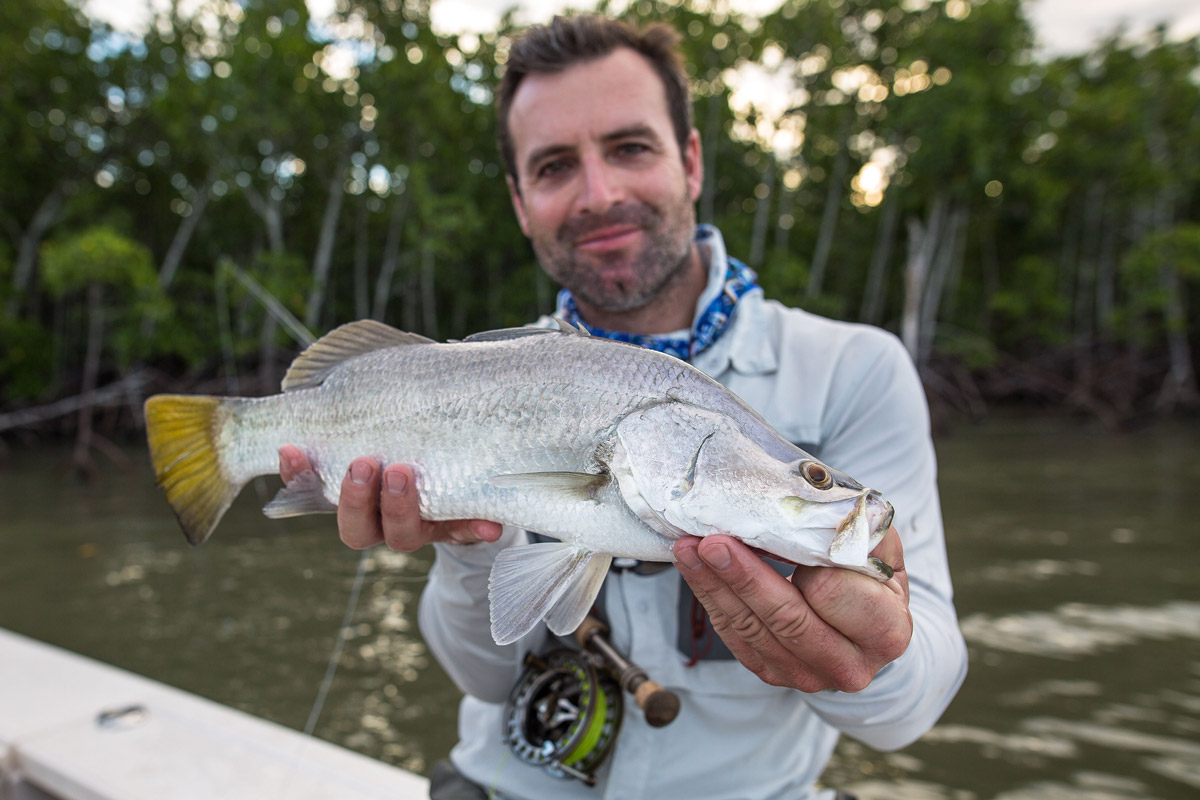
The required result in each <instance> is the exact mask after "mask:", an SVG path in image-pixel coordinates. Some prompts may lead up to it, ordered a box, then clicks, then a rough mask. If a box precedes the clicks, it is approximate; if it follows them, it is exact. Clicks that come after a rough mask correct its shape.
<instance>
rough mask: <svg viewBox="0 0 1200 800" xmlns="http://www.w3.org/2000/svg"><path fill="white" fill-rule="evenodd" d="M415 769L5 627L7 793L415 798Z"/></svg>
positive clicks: (102, 798)
mask: <svg viewBox="0 0 1200 800" xmlns="http://www.w3.org/2000/svg"><path fill="white" fill-rule="evenodd" d="M428 795H429V789H428V782H427V781H426V780H425V778H422V777H420V776H419V775H414V774H412V773H409V772H406V771H404V770H401V769H398V768H396V767H391V766H388V765H386V764H383V763H380V762H378V761H375V760H373V759H370V758H367V757H366V756H363V755H359V754H358V753H354V752H351V751H349V750H346V749H344V748H341V747H338V746H337V745H334V744H331V743H329V742H325V741H323V740H320V739H315V738H312V737H308V736H305V735H303V734H302V733H299V732H297V731H294V730H292V729H290V728H286V727H284V726H282V725H278V724H276V723H273V722H268V721H266V720H263V719H259V718H257V717H254V716H252V715H250V714H246V713H244V712H241V711H237V710H235V709H231V708H228V707H226V706H222V705H220V704H219V703H214V702H212V701H210V700H205V699H203V698H201V697H197V696H196V695H193V694H189V693H187V692H184V691H182V690H180V689H175V688H173V687H170V686H166V685H164V684H161V683H158V682H156V681H152V680H150V679H148V678H144V677H141V676H139V675H135V674H132V673H129V672H126V671H124V670H120V669H117V668H116V667H112V666H109V665H107V664H102V663H100V662H97V661H94V660H92V659H89V658H85V657H83V656H80V655H77V654H75V653H70V652H67V651H65V650H61V649H59V648H56V647H52V646H50V645H47V644H43V643H42V642H38V641H35V640H33V639H29V638H26V637H24V636H20V635H18V634H15V633H12V632H10V631H6V630H3V629H0V800H46V799H47V798H50V799H51V800H163V798H172V800H190V799H191V798H195V799H196V800H201V798H203V800H211V798H215V797H220V798H222V799H223V800H237V799H239V798H246V800H250V799H251V798H253V800H274V799H275V798H278V799H279V800H284V799H285V798H286V800H329V798H347V797H353V798H356V799H357V800H373V799H374V798H378V800H384V798H387V800H410V798H425V797H428Z"/></svg>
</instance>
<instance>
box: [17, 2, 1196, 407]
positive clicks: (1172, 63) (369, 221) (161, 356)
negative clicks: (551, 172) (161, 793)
mask: <svg viewBox="0 0 1200 800" xmlns="http://www.w3.org/2000/svg"><path fill="white" fill-rule="evenodd" d="M186 5H187V4H169V7H167V8H164V9H161V10H159V11H157V12H156V16H155V18H154V20H153V24H152V25H151V26H150V27H149V29H148V31H147V32H146V34H145V35H144V36H143V37H141V38H140V39H139V38H135V37H129V36H126V35H123V34H116V33H114V32H113V31H111V30H109V29H108V28H107V27H106V26H104V25H103V24H100V23H97V22H96V21H95V20H91V19H88V18H87V17H86V16H85V15H84V14H83V13H81V12H80V11H79V10H78V8H76V7H75V6H74V5H72V4H71V3H68V2H66V0H12V2H6V3H3V4H0V75H3V76H4V77H3V80H0V141H3V142H4V143H5V155H6V158H5V159H3V161H0V226H2V228H3V230H4V231H5V232H6V234H7V241H5V242H4V244H3V246H0V282H2V284H3V285H2V286H0V334H2V335H3V338H2V339H0V341H3V342H4V348H3V350H2V351H0V381H3V391H4V392H5V399H6V400H10V401H11V400H12V399H14V398H17V397H32V396H34V395H36V394H38V393H39V392H40V391H41V388H39V387H45V386H47V385H62V386H65V385H67V380H65V379H64V377H63V376H70V375H74V374H75V372H74V371H75V368H76V367H77V366H78V364H79V363H80V362H81V361H82V352H83V349H84V348H85V347H86V337H85V336H84V335H83V334H82V333H81V332H82V331H84V330H85V327H84V323H85V321H86V307H85V303H86V300H85V298H86V294H87V291H86V290H87V287H88V286H89V285H102V286H103V288H104V292H103V297H104V305H105V311H106V325H107V327H106V333H105V343H106V347H107V348H108V349H107V350H106V354H105V357H106V359H107V361H106V364H105V366H106V368H108V369H111V368H112V367H113V366H114V365H121V364H125V363H130V362H132V361H136V360H139V359H142V360H153V361H156V362H158V363H159V364H160V365H163V366H164V367H166V368H167V369H168V370H175V369H177V368H178V367H179V366H180V364H182V365H184V366H186V367H190V368H195V369H198V370H205V369H207V370H213V369H215V368H216V365H218V364H225V362H226V360H227V357H226V354H225V353H224V352H223V346H222V344H221V343H222V341H223V337H225V336H226V335H228V337H229V338H230V339H231V340H232V341H231V342H230V343H229V346H230V348H231V350H232V354H233V357H234V359H235V360H237V361H238V362H239V365H241V366H245V367H248V368H250V369H253V367H254V366H256V362H257V360H258V359H260V358H262V357H263V356H264V355H268V356H269V355H270V353H269V352H268V351H269V350H270V348H269V347H264V342H263V338H262V334H263V331H264V320H265V317H264V314H265V312H264V310H263V306H262V303H261V301H260V300H259V299H258V298H256V297H253V296H251V295H250V294H249V293H247V292H246V290H245V289H244V288H242V287H241V286H240V284H238V283H237V282H236V281H233V280H232V279H230V280H226V281H225V282H224V283H223V284H222V283H221V282H220V280H219V279H218V269H217V264H218V263H219V260H220V259H221V258H224V257H228V258H229V259H231V260H232V261H233V262H234V263H237V264H239V265H242V266H243V267H244V268H245V269H246V271H247V273H248V274H250V275H251V276H252V277H253V278H254V279H255V280H256V281H257V282H258V283H260V284H261V285H262V287H263V288H264V289H265V290H266V291H268V292H270V293H271V294H272V295H273V296H274V297H275V298H277V299H278V300H279V301H280V302H281V303H282V304H283V305H284V306H285V307H286V308H287V309H288V310H289V311H290V312H291V313H293V314H295V315H297V316H298V317H300V318H304V316H305V314H306V312H307V310H308V309H307V304H308V302H309V296H310V293H312V292H313V289H314V287H316V288H317V290H318V292H319V295H318V296H317V297H316V306H317V310H318V311H319V314H318V322H317V325H318V327H321V328H328V327H330V326H332V325H336V324H338V323H340V322H344V321H346V320H348V319H352V318H354V317H356V316H358V315H359V314H361V313H363V310H364V307H365V309H366V311H367V313H370V312H371V311H372V310H373V309H374V308H376V307H382V308H383V309H384V311H385V314H386V318H387V320H388V321H390V322H393V323H396V324H402V325H407V326H411V327H414V328H416V329H418V330H422V331H423V332H426V333H431V334H432V333H436V335H438V336H441V337H459V336H462V335H464V334H467V333H470V332H472V331H477V330H483V329H486V328H490V327H496V326H502V325H513V324H519V323H521V322H523V321H526V320H528V319H530V318H532V317H533V316H535V315H536V314H538V313H543V312H545V311H547V310H549V308H548V304H549V303H550V302H552V298H553V290H554V288H555V287H553V286H551V285H550V284H549V281H547V280H546V279H544V278H541V277H539V276H538V272H537V268H536V265H535V264H534V261H533V258H532V254H531V251H530V248H529V246H528V244H527V242H526V241H525V240H524V238H523V237H522V235H521V233H520V231H519V229H518V227H517V225H516V224H515V223H514V222H513V221H512V212H511V208H510V206H509V200H508V197H507V191H506V187H505V184H504V180H503V170H502V167H501V165H500V159H499V154H498V153H497V152H496V147H495V144H494V135H495V120H494V116H493V110H492V107H491V92H492V90H493V87H494V85H495V82H496V80H497V79H498V77H499V75H500V74H501V73H502V64H503V60H504V54H505V52H506V48H507V46H508V43H509V41H511V38H512V37H513V36H514V35H515V34H516V33H517V29H516V28H515V26H514V25H513V24H512V20H511V17H509V18H506V19H505V21H504V22H503V23H502V25H501V29H500V30H498V31H496V32H494V33H487V34H481V35H474V34H470V35H452V34H447V33H441V32H438V31H435V30H434V29H433V27H432V25H431V21H430V16H429V6H430V4H429V3H428V2H425V1H424V0H420V1H419V2H403V3H401V2H393V1H392V0H346V1H345V2H339V3H338V4H337V8H338V10H337V11H335V12H334V14H333V16H332V17H331V18H330V19H327V20H312V19H310V18H309V12H308V7H307V4H306V3H305V2H304V0H247V1H246V2H239V3H217V4H204V8H205V12H204V14H205V15H204V16H203V18H200V17H196V18H192V17H188V16H186V14H187V9H186ZM1025 9H1026V4H1024V3H1023V2H1020V1H1019V0H987V2H983V1H982V0H969V1H968V2H962V3H941V2H933V3H913V2H908V0H876V2H872V3H860V2H837V3H835V2H813V0H785V2H783V3H781V4H780V5H779V7H778V8H777V9H776V10H774V11H771V12H769V13H765V14H763V15H762V16H760V17H752V16H747V15H745V14H743V13H740V12H738V11H735V10H733V7H732V6H730V5H729V4H727V3H710V2H703V3H701V2H682V3H680V2H675V1H674V0H644V1H643V2H638V3H633V4H626V5H625V6H622V10H621V12H620V13H621V14H622V15H623V16H625V17H626V18H628V19H630V20H631V21H634V22H647V21H651V20H662V21H665V22H668V23H669V24H671V25H673V26H674V27H675V28H676V29H677V30H679V31H681V32H682V33H683V34H684V37H683V41H682V44H681V48H682V51H683V55H684V57H685V61H686V63H687V67H688V70H689V73H690V76H691V79H692V86H693V90H694V96H695V103H694V121H695V124H696V126H697V128H698V130H699V131H700V133H701V136H702V139H703V146H704V149H705V162H704V163H705V186H704V194H703V196H702V198H701V201H700V203H699V204H698V207H699V211H700V216H701V219H702V221H706V222H714V223H715V224H717V225H718V227H720V228H721V230H722V231H723V233H724V234H725V237H726V242H727V245H728V248H729V251H730V252H731V253H732V254H734V255H737V256H739V257H742V258H744V259H747V258H749V255H750V253H751V251H752V250H753V249H754V248H755V247H758V248H759V249H760V250H761V253H762V261H761V264H759V265H758V269H759V273H760V276H761V280H762V283H763V285H764V288H765V290H766V293H767V295H768V296H771V297H775V298H778V299H780V300H783V301H784V302H787V303H790V304H793V305H799V306H802V307H805V308H808V309H810V310H813V311H815V312H817V313H822V314H826V315H829V316H834V317H837V318H841V319H854V318H855V317H856V314H857V313H858V311H859V309H860V308H862V306H863V298H864V295H865V294H866V293H868V292H869V291H874V286H872V287H868V283H871V282H872V281H874V279H875V278H876V277H881V278H882V279H881V280H879V281H876V282H875V284H874V285H877V286H878V287H881V289H882V292H883V294H882V300H883V306H882V309H881V311H880V317H879V318H880V319H882V320H884V321H885V322H886V323H887V324H888V325H889V326H890V327H893V328H896V327H898V320H899V318H900V315H901V311H902V309H903V308H904V303H905V265H906V259H907V245H908V231H909V230H910V228H909V223H910V222H919V223H921V224H923V225H927V224H928V222H929V219H930V209H931V208H932V207H933V205H934V202H933V201H934V198H935V197H941V198H943V199H944V201H945V202H946V203H948V204H950V206H951V207H953V208H954V209H956V210H959V211H961V212H962V213H963V214H965V215H966V218H967V219H969V220H970V222H969V225H968V227H967V231H966V234H965V237H966V238H965V240H964V241H963V242H961V243H960V246H959V247H958V250H957V255H956V256H955V258H956V263H955V267H954V269H953V270H952V273H951V276H950V278H949V279H948V281H947V284H946V286H947V288H946V296H945V297H944V299H943V302H942V303H941V305H940V307H939V308H940V316H939V318H938V320H937V322H938V325H939V328H938V330H937V333H936V335H935V336H934V339H933V341H934V347H935V349H936V350H937V351H938V352H940V353H941V354H943V355H947V356H951V357H954V358H957V359H959V360H961V361H962V362H964V363H966V364H968V365H971V366H983V365H987V364H989V363H994V359H995V354H996V352H998V351H1006V352H1009V353H1013V352H1019V353H1022V354H1025V353H1030V352H1037V351H1039V350H1045V349H1048V348H1050V349H1052V348H1056V347H1059V346H1061V345H1062V344H1063V343H1064V342H1068V341H1069V342H1077V341H1080V340H1081V339H1084V340H1086V339H1087V338H1088V337H1105V336H1126V337H1128V338H1134V337H1135V336H1136V337H1137V338H1138V341H1139V342H1142V343H1143V345H1144V346H1148V347H1156V346H1162V344H1163V342H1164V334H1165V333H1166V330H1165V323H1163V322H1162V319H1163V317H1164V308H1165V305H1166V302H1165V301H1166V300H1168V299H1170V297H1171V296H1170V293H1169V291H1168V290H1167V289H1165V288H1164V286H1165V285H1166V284H1165V283H1164V281H1163V279H1162V274H1163V272H1162V270H1163V269H1164V266H1163V265H1168V266H1169V268H1170V269H1171V270H1173V271H1174V273H1173V274H1175V275H1176V276H1177V277H1178V279H1179V285H1180V286H1182V288H1183V291H1185V292H1188V293H1194V292H1195V286H1196V282H1197V281H1198V280H1200V277H1198V273H1200V263H1198V262H1197V258H1198V257H1197V253H1200V243H1198V242H1197V233H1196V230H1197V225H1200V216H1198V215H1200V144H1198V143H1200V114H1197V113H1196V111H1195V110H1196V109H1197V108H1200V87H1198V86H1197V84H1196V82H1195V80H1194V77H1189V76H1194V75H1195V74H1197V73H1196V71H1197V69H1198V68H1200V41H1197V40H1190V41H1180V42H1176V41H1169V40H1166V39H1164V38H1162V37H1161V36H1159V35H1155V34H1152V35H1150V36H1149V37H1146V38H1144V39H1143V40H1141V41H1130V40H1127V39H1126V38H1124V37H1123V36H1122V35H1120V34H1114V35H1113V36H1111V37H1109V38H1108V39H1106V40H1104V41H1102V42H1099V43H1097V45H1096V46H1095V47H1094V48H1092V50H1091V51H1090V52H1088V53H1084V54H1080V55H1077V56H1070V57H1063V58H1054V59H1039V58H1037V57H1036V54H1035V53H1034V51H1033V50H1032V49H1031V43H1032V32H1031V28H1030V25H1029V22H1028V20H1027V19H1026V15H1025ZM752 65H757V66H758V68H760V69H761V71H763V73H764V74H776V73H778V74H779V75H781V76H782V77H783V78H785V79H786V80H789V81H791V82H793V83H794V85H795V87H796V91H795V93H794V94H793V95H789V107H788V108H786V110H785V111H784V114H783V118H782V120H778V119H774V120H773V119H769V118H768V117H769V115H768V114H767V112H766V111H764V110H763V109H762V108H759V107H751V108H746V107H744V106H741V105H737V104H731V99H732V98H733V94H734V88H735V86H736V84H737V74H738V71H739V70H745V69H747V68H748V67H749V66H752ZM782 85H783V83H778V84H773V86H774V87H775V88H774V89H773V92H774V93H775V95H778V94H779V93H780V92H781V90H780V88H779V87H780V86H782ZM775 95H773V99H777V97H775ZM735 106H736V107H735ZM772 126H774V127H772ZM776 129H788V130H791V131H792V132H794V133H796V134H797V137H796V141H795V147H794V148H791V149H788V148H776V146H775V144H776V143H775V142H774V141H772V140H770V136H769V134H770V132H771V131H772V130H776ZM882 156H886V157H882ZM881 157H882V158H881ZM872 163H874V164H884V166H883V167H882V168H881V169H882V174H883V177H884V183H885V184H886V190H885V192H882V193H881V192H878V191H877V192H876V193H875V194H874V195H871V194H870V193H869V192H867V191H866V190H865V189H864V187H863V186H862V185H861V183H860V181H861V178H862V176H863V174H864V168H865V167H866V166H867V165H868V164H872ZM839 170H841V171H842V174H844V179H842V181H841V183H838V182H837V181H835V177H837V176H838V175H839ZM884 197H886V198H887V199H886V200H885V201H884V203H883V205H880V201H881V199H883V198H884ZM827 203H833V204H834V205H833V211H834V212H835V213H834V214H833V216H832V218H831V221H832V223H833V228H832V229H833V236H832V237H831V239H830V240H829V241H831V242H832V244H831V249H830V252H829V256H828V261H827V263H828V264H829V265H830V266H829V268H828V271H827V274H826V277H825V280H824V283H823V284H822V287H821V293H820V294H818V295H817V296H815V297H810V296H809V294H808V291H807V288H808V281H809V276H810V271H811V269H812V267H813V265H814V264H816V263H817V259H816V257H815V254H816V244H817V241H818V236H819V234H820V233H821V230H822V225H823V220H825V217H826V215H825V210H826V209H825V206H826V205H827ZM888 204H890V205H891V206H892V207H894V208H895V209H896V210H897V212H898V213H897V214H896V217H895V219H896V220H897V224H895V225H894V226H893V228H892V229H891V232H890V233H886V234H885V226H883V225H881V222H882V219H883V216H884V215H883V207H884V206H885V205H888ZM334 212H336V213H334ZM763 222H765V223H766V224H765V225H763V224H762V223H763ZM104 226H108V227H104ZM118 231H120V233H118ZM323 231H324V232H325V234H326V235H324V236H323V235H322V232H323ZM756 239H757V241H756ZM46 241H48V242H50V243H49V244H45V245H43V244H42V243H43V242H46ZM325 245H328V246H329V249H328V250H327V251H322V250H321V249H320V248H321V247H323V246H325ZM881 253H887V254H888V258H887V260H886V262H885V263H884V272H883V274H882V276H878V275H875V276H868V270H869V269H870V266H871V264H872V263H873V261H874V260H875V259H876V258H877V256H879V255H880V254H881ZM326 254H327V255H328V258H329V260H328V262H327V263H328V264H329V265H330V269H329V273H328V276H321V275H319V274H318V272H319V264H320V257H321V256H323V255H326ZM39 255H40V258H39ZM389 270H390V271H389ZM389 276H390V277H389ZM321 287H323V292H322V288H321ZM218 304H222V305H221V306H220V309H219V310H218ZM221 320H226V321H227V324H226V322H222V321H221ZM1110 328H1111V330H1110ZM150 330H152V331H153V335H152V336H146V335H145V332H147V331H150ZM51 331H53V332H51ZM276 336H277V338H276V340H275V342H274V344H275V345H276V346H277V347H276V349H282V348H285V347H286V348H291V347H293V343H292V342H291V340H290V339H287V338H285V337H286V334H284V333H282V332H281V331H276ZM1106 341H1110V340H1109V339H1106ZM266 344H271V342H267V343H266ZM226 366H228V365H226ZM22 376H24V377H22Z"/></svg>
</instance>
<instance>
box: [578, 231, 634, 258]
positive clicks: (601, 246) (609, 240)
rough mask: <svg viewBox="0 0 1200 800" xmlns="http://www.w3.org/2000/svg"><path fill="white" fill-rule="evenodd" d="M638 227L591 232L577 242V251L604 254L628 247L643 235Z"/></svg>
mask: <svg viewBox="0 0 1200 800" xmlns="http://www.w3.org/2000/svg"><path fill="white" fill-rule="evenodd" d="M641 231H642V229H641V227H640V226H637V225H611V226H608V227H604V228H600V229H598V230H594V231H589V232H588V233H586V234H584V235H583V236H580V237H579V238H577V239H576V240H575V248H576V249H577V250H585V251H589V252H603V251H606V250H615V249H618V248H622V247H628V246H629V245H630V244H632V243H633V242H634V240H636V239H637V237H638V236H639V235H640V234H641Z"/></svg>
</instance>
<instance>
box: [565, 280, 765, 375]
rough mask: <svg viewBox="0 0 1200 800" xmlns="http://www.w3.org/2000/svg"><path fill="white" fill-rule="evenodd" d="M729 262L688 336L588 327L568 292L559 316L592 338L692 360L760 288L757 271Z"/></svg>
mask: <svg viewBox="0 0 1200 800" xmlns="http://www.w3.org/2000/svg"><path fill="white" fill-rule="evenodd" d="M726 260H727V262H728V267H727V268H726V270H725V287H724V288H723V289H722V290H721V292H720V294H718V295H717V296H716V297H715V298H713V300H712V302H710V303H709V304H708V306H707V307H705V309H704V311H702V312H701V313H700V316H698V317H697V318H696V322H695V324H694V325H693V326H692V330H691V331H690V332H689V334H688V335H687V336H669V335H665V336H664V335H643V334H639V333H624V332H623V331H608V330H605V329H603V328H597V327H595V326H594V325H588V324H587V323H586V322H584V321H583V320H582V319H580V317H579V307H578V306H577V305H576V304H575V298H574V297H572V296H571V292H570V291H568V290H567V289H563V290H562V291H560V292H559V293H558V312H557V316H558V317H560V318H562V319H563V320H564V321H566V322H569V323H571V324H572V325H582V326H583V327H584V328H586V329H587V331H588V332H589V333H591V334H592V335H593V336H600V337H603V338H605V339H615V340H616V341H618V342H630V343H631V344H636V345H640V346H642V347H648V348H650V349H651V350H657V351H659V352H660V353H666V354H667V355H669V356H675V357H676V358H679V359H682V360H684V361H689V360H691V359H693V358H695V357H696V356H697V355H699V354H700V353H703V352H704V351H705V350H707V349H708V348H710V347H712V345H713V343H714V342H715V341H717V339H719V338H721V334H723V333H725V329H726V328H728V327H729V320H730V319H731V318H732V317H733V312H734V309H735V308H736V306H737V304H738V301H739V300H741V299H742V296H743V295H745V294H746V293H747V292H749V291H750V290H751V289H755V288H757V287H758V276H757V275H755V274H754V270H752V269H750V268H749V267H747V266H746V265H745V264H743V263H742V262H740V261H738V260H737V259H736V258H728V259H726Z"/></svg>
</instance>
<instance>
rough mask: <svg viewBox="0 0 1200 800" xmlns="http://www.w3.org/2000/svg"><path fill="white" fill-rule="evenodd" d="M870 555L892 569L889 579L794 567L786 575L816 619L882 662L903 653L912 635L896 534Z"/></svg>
mask: <svg viewBox="0 0 1200 800" xmlns="http://www.w3.org/2000/svg"><path fill="white" fill-rule="evenodd" d="M872 552H873V554H874V555H875V557H876V558H879V559H881V560H883V561H885V562H886V563H888V564H889V565H890V566H892V568H893V570H894V571H895V574H894V575H893V577H892V578H890V579H889V580H887V581H884V582H880V581H878V580H876V579H875V578H871V577H869V576H867V575H861V574H859V573H856V572H851V571H849V570H841V569H828V568H824V567H800V568H798V569H797V570H796V572H795V574H793V575H792V583H794V584H795V585H796V586H797V587H798V588H799V589H800V591H801V592H802V593H803V594H804V596H805V597H806V598H807V599H808V602H809V604H810V605H811V606H812V608H813V609H814V610H815V611H816V612H817V613H818V614H819V615H820V616H821V619H823V620H824V621H825V622H826V623H828V624H829V625H831V626H832V627H833V628H835V629H837V630H838V631H840V632H841V633H842V635H844V636H845V637H846V638H847V639H849V640H850V641H851V642H853V643H854V644H855V645H856V646H857V647H858V648H859V649H860V650H862V651H863V652H864V653H865V654H867V655H868V657H869V658H871V659H872V660H878V661H881V662H882V663H887V662H888V661H891V660H893V659H895V658H897V657H899V656H900V655H901V654H902V653H903V652H904V650H905V649H906V648H907V647H908V641H909V639H910V638H911V636H912V618H911V616H910V614H909V611H908V602H907V598H908V574H907V572H905V569H904V550H903V548H902V546H901V544H900V536H899V534H898V533H896V529H895V528H893V529H891V530H890V531H888V534H887V536H885V537H884V539H883V541H881V542H880V543H879V545H878V546H877V547H876V548H875V550H873V551H872Z"/></svg>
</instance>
